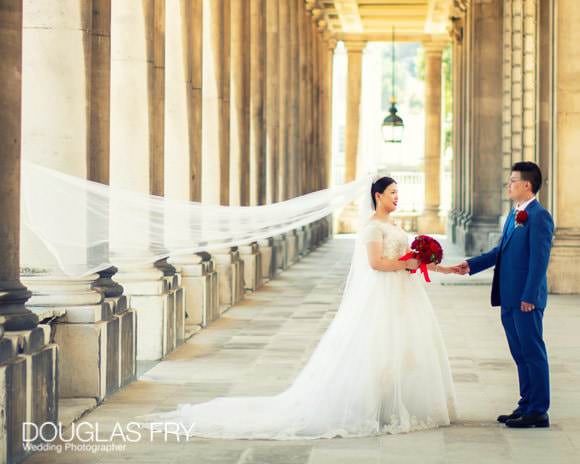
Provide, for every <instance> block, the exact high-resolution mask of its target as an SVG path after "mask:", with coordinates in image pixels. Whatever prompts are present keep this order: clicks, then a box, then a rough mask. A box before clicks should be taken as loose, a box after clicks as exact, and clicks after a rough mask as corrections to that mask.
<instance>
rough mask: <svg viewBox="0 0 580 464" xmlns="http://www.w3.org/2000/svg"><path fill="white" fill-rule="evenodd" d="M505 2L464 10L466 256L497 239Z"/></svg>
mask: <svg viewBox="0 0 580 464" xmlns="http://www.w3.org/2000/svg"><path fill="white" fill-rule="evenodd" d="M502 19H503V2H501V1H499V0H493V1H488V2H485V3H484V2H478V3H474V4H472V5H471V6H470V7H469V10H468V11H467V14H466V27H465V29H466V37H465V39H464V41H465V44H466V48H467V50H466V60H467V63H466V68H465V83H464V85H465V86H466V87H465V91H466V102H465V105H466V107H465V109H464V111H463V115H464V119H465V123H464V134H463V136H464V143H463V151H462V153H461V154H459V156H461V157H462V160H461V163H462V177H463V179H464V184H463V186H462V189H463V194H464V211H463V212H462V214H461V218H460V224H459V226H458V228H457V230H458V242H459V243H460V244H461V245H462V246H463V248H464V250H465V253H466V254H467V255H475V254H479V253H481V252H483V251H487V250H488V249H489V248H491V247H492V246H495V245H496V244H497V240H498V238H499V225H500V217H501V201H502V189H501V186H500V184H499V183H498V179H501V176H502V173H503V171H502V118H501V117H500V114H501V108H502V97H503V89H502V73H501V69H502V64H503V54H502V53H503V40H502V27H503V26H502Z"/></svg>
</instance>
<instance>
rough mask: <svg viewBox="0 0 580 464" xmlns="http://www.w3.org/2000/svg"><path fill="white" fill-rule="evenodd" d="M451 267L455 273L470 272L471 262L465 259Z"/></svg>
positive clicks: (463, 273)
mask: <svg viewBox="0 0 580 464" xmlns="http://www.w3.org/2000/svg"><path fill="white" fill-rule="evenodd" d="M451 269H452V270H453V272H454V273H455V274H459V275H465V274H469V264H467V261H463V262H462V263H460V264H457V265H455V266H451Z"/></svg>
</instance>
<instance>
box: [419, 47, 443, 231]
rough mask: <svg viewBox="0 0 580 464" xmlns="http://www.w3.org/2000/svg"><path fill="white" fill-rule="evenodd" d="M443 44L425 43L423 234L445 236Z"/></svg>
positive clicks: (421, 217) (420, 221) (421, 229)
mask: <svg viewBox="0 0 580 464" xmlns="http://www.w3.org/2000/svg"><path fill="white" fill-rule="evenodd" d="M444 46H445V44H444V43H432V42H431V43H425V44H423V48H424V50H425V166H424V172H425V208H424V210H423V214H422V215H421V216H420V217H419V231H420V232H421V233H431V234H442V233H444V225H443V223H442V221H441V217H440V216H439V204H440V198H441V188H440V175H441V59H442V55H443V48H444Z"/></svg>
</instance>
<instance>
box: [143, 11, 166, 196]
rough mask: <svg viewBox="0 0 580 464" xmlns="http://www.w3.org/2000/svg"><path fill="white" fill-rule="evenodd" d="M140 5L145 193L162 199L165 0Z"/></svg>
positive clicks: (163, 168)
mask: <svg viewBox="0 0 580 464" xmlns="http://www.w3.org/2000/svg"><path fill="white" fill-rule="evenodd" d="M144 5H145V34H146V37H147V39H146V41H147V65H148V79H147V87H148V89H147V93H148V106H147V108H148V110H149V114H148V123H149V193H151V194H152V195H158V196H162V195H164V193H165V189H164V171H165V163H164V161H165V156H164V151H165V150H164V145H165V142H164V135H165V127H164V124H165V0H148V2H144Z"/></svg>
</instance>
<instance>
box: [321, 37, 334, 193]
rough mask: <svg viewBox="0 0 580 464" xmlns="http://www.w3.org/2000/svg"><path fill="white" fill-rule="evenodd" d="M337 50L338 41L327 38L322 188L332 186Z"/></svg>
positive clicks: (325, 43)
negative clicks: (333, 114) (333, 103)
mask: <svg viewBox="0 0 580 464" xmlns="http://www.w3.org/2000/svg"><path fill="white" fill-rule="evenodd" d="M335 48H336V39H334V38H332V37H327V38H326V40H325V41H324V50H323V53H324V72H323V79H324V84H323V108H324V113H323V114H324V134H323V140H324V142H323V147H324V154H323V156H324V166H325V168H324V170H325V174H326V176H325V178H324V181H323V185H322V188H329V187H330V186H331V185H332V82H333V73H334V71H333V68H334V66H333V64H334V49H335Z"/></svg>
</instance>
